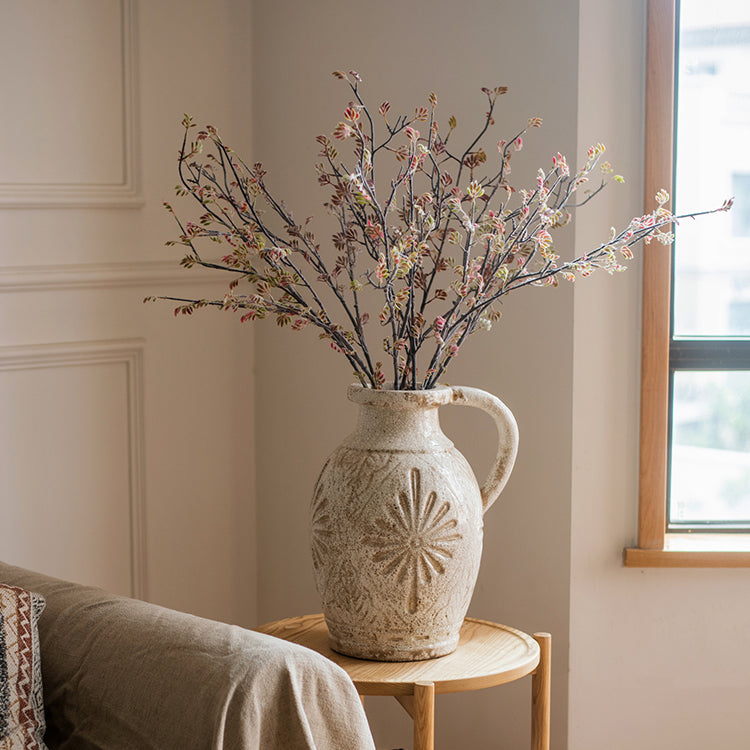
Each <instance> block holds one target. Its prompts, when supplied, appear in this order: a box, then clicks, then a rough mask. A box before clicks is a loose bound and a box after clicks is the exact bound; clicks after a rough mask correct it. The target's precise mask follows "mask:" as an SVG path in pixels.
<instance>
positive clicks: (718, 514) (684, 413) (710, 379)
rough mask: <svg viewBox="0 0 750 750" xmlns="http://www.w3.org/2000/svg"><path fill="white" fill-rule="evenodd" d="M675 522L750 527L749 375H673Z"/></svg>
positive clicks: (672, 516)
mask: <svg viewBox="0 0 750 750" xmlns="http://www.w3.org/2000/svg"><path fill="white" fill-rule="evenodd" d="M672 415H673V416H672V467H671V492H670V497H671V500H670V509H669V521H670V523H690V522H697V523H700V522H705V521H717V522H721V521H727V522H734V523H737V522H746V523H750V372H748V371H734V372H695V371H680V372H676V373H675V375H674V394H673V406H672Z"/></svg>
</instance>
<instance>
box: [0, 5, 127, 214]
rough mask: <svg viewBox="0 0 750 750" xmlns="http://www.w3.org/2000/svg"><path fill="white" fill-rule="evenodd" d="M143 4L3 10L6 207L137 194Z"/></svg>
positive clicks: (0, 197)
mask: <svg viewBox="0 0 750 750" xmlns="http://www.w3.org/2000/svg"><path fill="white" fill-rule="evenodd" d="M134 15H135V6H134V0H65V2H59V0H24V2H22V3H3V11H2V23H1V24H0V63H1V64H0V96H2V100H3V102H4V108H3V109H4V116H3V118H2V123H0V134H2V139H3V142H4V143H5V144H6V145H9V146H10V145H11V144H12V147H8V148H4V149H2V151H0V205H2V204H6V205H10V206H19V205H21V206H22V205H40V204H41V205H45V204H64V203H69V204H72V205H75V204H78V203H92V204H97V203H100V202H112V201H114V202H117V201H124V202H125V203H127V202H128V201H129V200H131V199H133V198H134V197H135V192H136V188H135V173H134V172H135V143H134V127H133V125H134V108H135V96H134V93H135V92H134V84H135V75H134V70H135V59H134V58H135V54H134V53H135V49H134V47H135V42H134V34H135V29H134Z"/></svg>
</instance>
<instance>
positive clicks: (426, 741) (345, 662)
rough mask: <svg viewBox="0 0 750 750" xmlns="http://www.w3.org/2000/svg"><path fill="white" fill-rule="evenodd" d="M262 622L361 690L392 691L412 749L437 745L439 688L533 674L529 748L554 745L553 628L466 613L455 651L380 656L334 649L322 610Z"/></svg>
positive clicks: (427, 749) (463, 687) (454, 689)
mask: <svg viewBox="0 0 750 750" xmlns="http://www.w3.org/2000/svg"><path fill="white" fill-rule="evenodd" d="M258 630H259V631H260V632H262V633H267V634H269V635H273V636H276V637H277V638H282V639H284V640H286V641H292V642H294V643H298V644H300V645H302V646H307V648H311V649H313V651H317V652H318V653H319V654H322V655H323V656H325V657H327V658H328V659H330V660H331V661H333V662H335V663H336V664H338V665H339V666H340V667H342V668H343V669H344V670H345V671H346V673H347V674H348V675H349V677H351V679H352V682H353V683H354V686H355V687H356V688H357V692H358V693H359V694H360V696H364V695H392V696H394V697H395V698H396V700H398V702H399V703H400V704H401V705H402V706H403V707H404V708H405V709H406V711H407V712H408V713H409V715H410V716H411V717H412V719H413V721H414V750H433V748H434V743H435V695H436V694H439V693H459V692H464V691H468V690H480V689H482V688H487V687H492V686H494V685H503V684H504V683H506V682H513V681H514V680H518V679H520V678H521V677H525V676H526V675H528V674H531V675H532V683H531V750H549V734H550V647H551V637H550V635H549V634H548V633H535V634H534V636H533V637H532V636H530V635H527V634H526V633H522V632H521V631H520V630H515V629H514V628H509V627H507V626H505V625H499V624H497V623H494V622H487V621H485V620H475V619H474V618H471V617H467V618H466V620H464V624H463V626H462V628H461V637H460V640H459V644H458V648H457V649H456V650H455V651H454V652H453V653H452V654H448V655H447V656H441V657H439V658H437V659H428V660H425V661H414V662H380V661H365V660H363V659H354V658H352V657H350V656H344V655H343V654H339V653H337V652H335V651H333V650H332V649H331V647H330V646H329V645H328V628H327V627H326V623H325V620H324V619H323V615H322V614H318V615H305V616H302V617H290V618H287V619H285V620H277V621H276V622H271V623H269V624H267V625H264V626H263V627H260V628H258Z"/></svg>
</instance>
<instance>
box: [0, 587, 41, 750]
mask: <svg viewBox="0 0 750 750" xmlns="http://www.w3.org/2000/svg"><path fill="white" fill-rule="evenodd" d="M44 604H45V602H44V597H43V596H41V595H40V594H34V593H31V592H29V591H26V590H24V589H22V588H18V587H16V586H7V585H5V584H0V750H46V748H45V745H44V740H43V738H44V730H45V723H44V704H43V701H42V670H41V659H40V656H39V635H38V631H37V621H38V619H39V615H40V614H41V613H42V610H43V609H44Z"/></svg>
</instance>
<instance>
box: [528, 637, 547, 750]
mask: <svg viewBox="0 0 750 750" xmlns="http://www.w3.org/2000/svg"><path fill="white" fill-rule="evenodd" d="M534 640H535V641H536V642H537V643H538V644H539V665H538V666H537V668H536V671H535V672H534V674H533V675H532V677H531V750H549V725H550V682H551V680H550V676H551V669H550V656H551V648H552V636H550V634H549V633H534Z"/></svg>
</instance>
